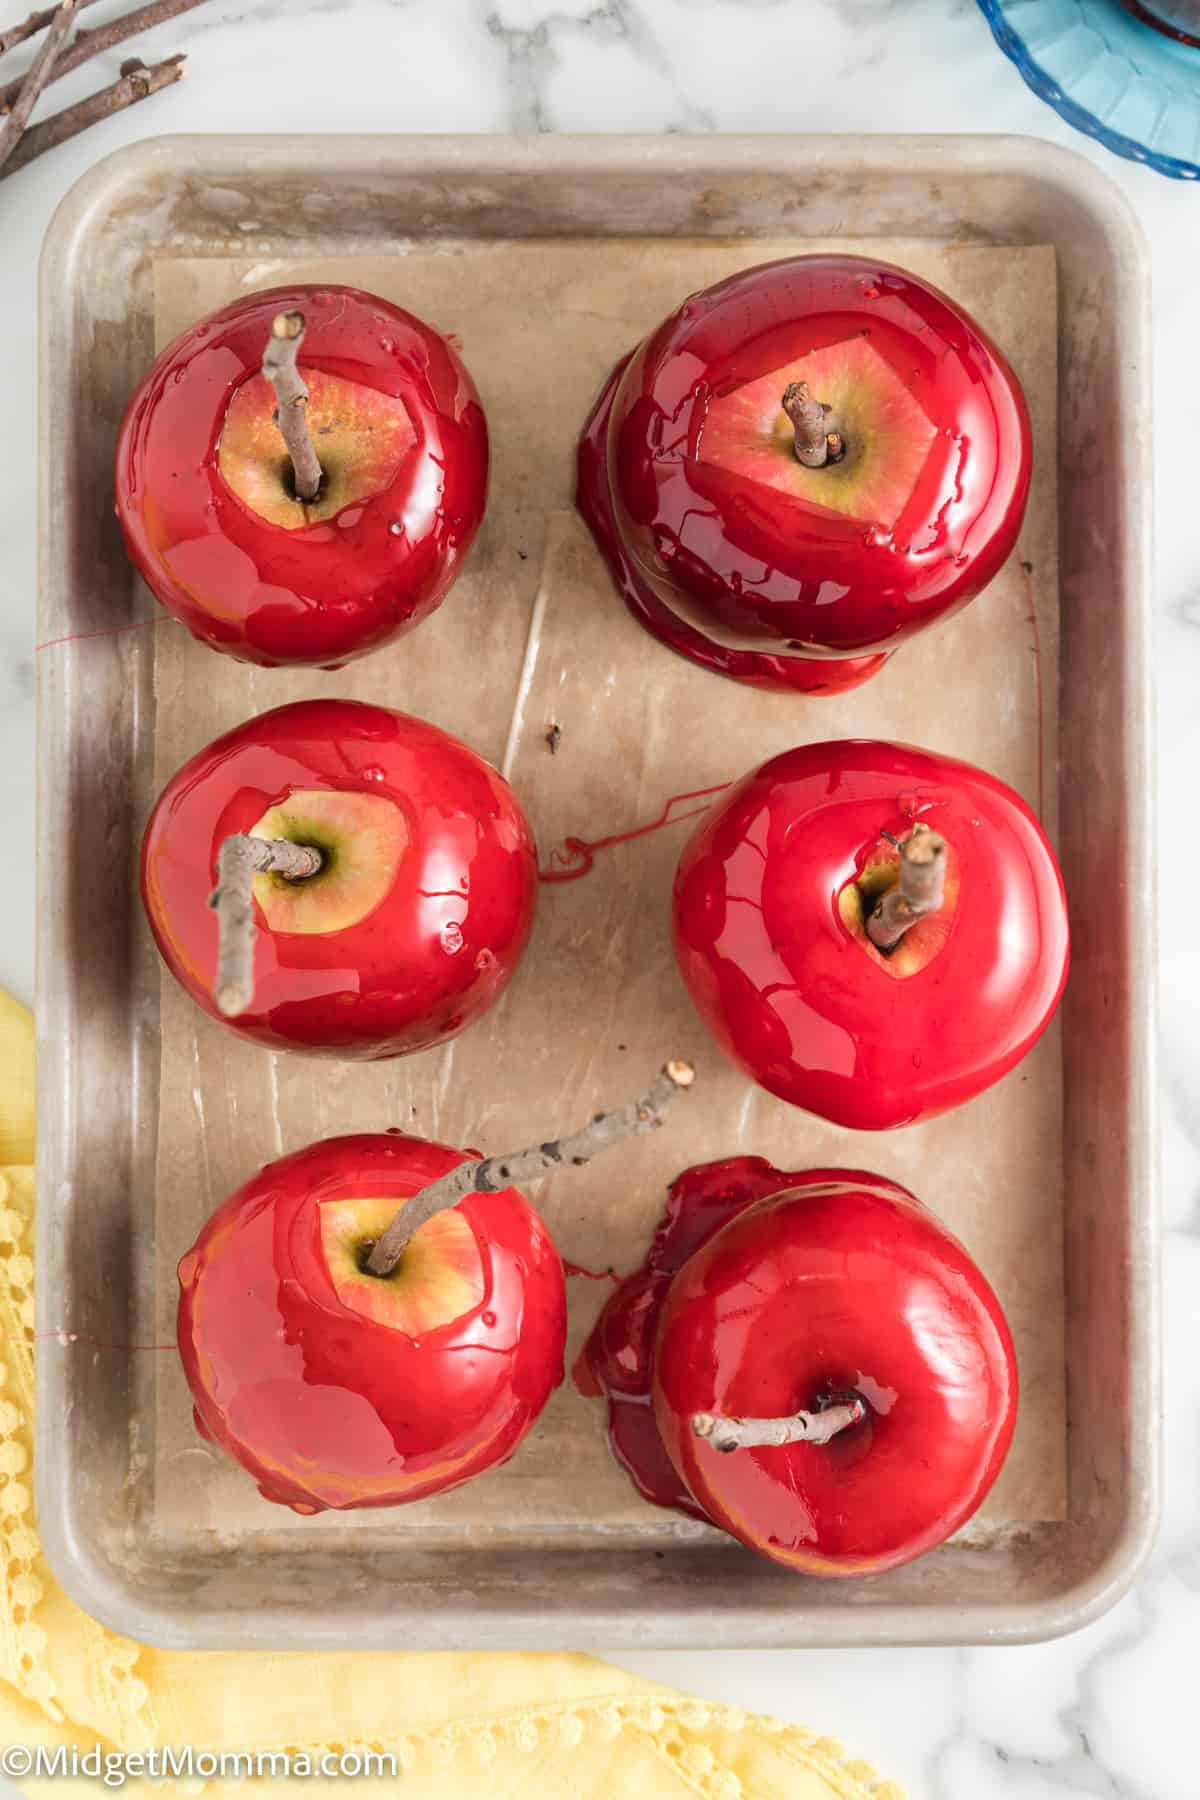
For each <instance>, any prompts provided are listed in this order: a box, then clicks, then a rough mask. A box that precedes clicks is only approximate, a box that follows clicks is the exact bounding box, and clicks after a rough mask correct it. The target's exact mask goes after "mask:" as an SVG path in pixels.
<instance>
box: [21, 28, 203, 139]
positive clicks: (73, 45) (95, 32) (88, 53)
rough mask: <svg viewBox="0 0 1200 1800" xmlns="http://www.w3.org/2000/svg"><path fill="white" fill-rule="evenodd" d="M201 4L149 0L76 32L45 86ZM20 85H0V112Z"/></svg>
mask: <svg viewBox="0 0 1200 1800" xmlns="http://www.w3.org/2000/svg"><path fill="white" fill-rule="evenodd" d="M90 4H91V0H79V8H78V9H77V10H82V8H83V7H84V6H88V5H90ZM204 4H205V0H150V3H149V5H148V6H137V7H135V8H134V10H133V11H132V12H129V13H125V14H124V16H123V17H122V18H119V19H110V20H109V21H108V22H107V24H104V25H96V26H94V27H93V28H92V29H91V30H90V31H85V30H81V31H77V32H76V33H75V36H74V37H73V38H72V40H71V42H70V43H69V44H68V45H67V47H66V49H65V50H63V51H62V52H61V53H60V54H59V55H58V56H57V57H56V58H55V62H54V67H53V68H52V69H51V70H50V73H49V75H48V76H47V78H46V83H45V85H46V86H47V87H48V86H49V85H50V83H51V82H53V81H58V80H59V79H60V78H61V77H62V76H64V75H69V74H70V73H71V72H72V70H73V69H78V68H79V67H80V66H81V64H83V63H85V62H88V61H90V59H91V58H92V57H93V56H101V55H103V53H104V52H105V51H106V50H115V49H116V47H117V45H118V44H123V43H125V41H126V40H127V39H128V38H131V37H136V36H137V34H138V32H140V31H153V30H154V27H155V26H156V25H165V24H166V23H167V21H168V20H169V19H176V18H178V17H179V15H180V14H181V13H186V12H191V11H192V10H193V8H194V7H197V6H203V5H204ZM20 88H21V83H20V81H10V82H9V83H8V84H7V86H5V87H0V113H6V112H8V111H9V110H10V108H11V107H12V106H13V105H14V104H15V101H16V97H17V94H18V93H19V92H20Z"/></svg>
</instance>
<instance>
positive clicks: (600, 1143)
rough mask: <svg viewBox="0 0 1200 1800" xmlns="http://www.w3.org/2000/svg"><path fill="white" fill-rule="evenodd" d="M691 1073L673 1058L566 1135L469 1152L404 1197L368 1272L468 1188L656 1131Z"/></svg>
mask: <svg viewBox="0 0 1200 1800" xmlns="http://www.w3.org/2000/svg"><path fill="white" fill-rule="evenodd" d="M695 1079H696V1071H695V1069H694V1068H693V1066H692V1064H691V1063H690V1062H685V1061H683V1060H682V1058H675V1059H674V1060H672V1061H671V1062H668V1063H666V1064H665V1065H664V1067H663V1068H662V1070H661V1071H660V1073H659V1075H658V1076H657V1078H656V1080H655V1082H654V1084H653V1086H652V1087H651V1088H650V1089H649V1090H648V1091H647V1092H646V1093H645V1094H643V1095H642V1096H641V1097H640V1098H639V1099H637V1100H633V1101H631V1102H630V1103H629V1105H627V1106H619V1107H617V1108H615V1109H614V1111H612V1112H606V1113H597V1114H596V1115H595V1117H594V1118H592V1119H591V1120H590V1121H589V1122H588V1124H586V1125H585V1126H583V1128H582V1129H581V1130H579V1131H577V1132H575V1133H574V1134H573V1135H572V1136H570V1137H561V1138H551V1139H550V1140H549V1142H547V1143H544V1144H534V1145H533V1146H532V1147H531V1148H530V1149H528V1150H519V1151H512V1152H510V1153H509V1154H507V1155H505V1156H487V1157H482V1158H478V1157H470V1158H468V1160H467V1161H466V1162H462V1163H459V1164H458V1165H457V1167H455V1168H453V1169H451V1170H450V1171H449V1172H448V1173H447V1174H445V1175H442V1176H439V1177H438V1179H437V1180H436V1181H431V1182H430V1183H429V1185H428V1187H423V1188H422V1189H421V1191H420V1192H419V1193H417V1194H414V1195H413V1197H412V1199H411V1200H407V1201H405V1203H404V1204H403V1206H401V1207H400V1209H399V1211H398V1212H397V1214H396V1216H395V1218H394V1219H393V1220H392V1222H391V1224H390V1225H389V1226H388V1228H387V1230H386V1231H385V1232H384V1234H383V1236H382V1237H381V1238H380V1239H379V1242H378V1243H377V1244H376V1245H375V1247H374V1249H373V1250H372V1251H371V1254H370V1256H369V1258H368V1260H367V1270H368V1272H369V1273H370V1274H372V1275H390V1274H391V1272H392V1270H393V1269H394V1268H395V1267H396V1264H397V1263H398V1262H399V1261H400V1258H401V1256H402V1255H403V1254H404V1250H405V1248H406V1246H407V1245H408V1243H409V1241H410V1239H411V1238H412V1237H413V1236H414V1234H415V1233H416V1232H418V1231H419V1230H420V1229H421V1227H422V1225H425V1224H427V1223H428V1221H429V1220H430V1219H432V1218H433V1217H434V1215H435V1214H436V1213H440V1212H444V1211H445V1210H446V1209H447V1208H448V1207H451V1206H457V1205H458V1203H459V1201H460V1200H465V1199H466V1198H467V1196H468V1194H498V1193H501V1192H503V1190H504V1189H505V1188H507V1187H511V1186H513V1185H514V1183H516V1182H526V1181H536V1180H538V1178H539V1177H540V1176H542V1175H548V1174H549V1173H550V1172H551V1171H552V1170H553V1169H557V1168H560V1167H562V1166H563V1165H564V1164H569V1165H571V1166H572V1167H574V1168H582V1166H583V1165H584V1163H588V1162H590V1161H591V1160H592V1158H593V1156H598V1155H599V1153H600V1152H601V1151H602V1150H607V1149H609V1148H610V1146H611V1145H613V1144H619V1143H621V1142H622V1141H623V1140H624V1139H625V1138H629V1137H637V1136H640V1135H641V1133H643V1132H646V1131H656V1130H657V1129H658V1127H659V1125H660V1124H661V1123H662V1115H663V1113H664V1111H665V1110H666V1108H667V1107H668V1106H669V1105H670V1103H671V1101H672V1100H674V1099H675V1097H676V1095H678V1094H681V1093H685V1092H686V1091H687V1089H688V1088H690V1087H691V1086H692V1084H693V1082H694V1081H695Z"/></svg>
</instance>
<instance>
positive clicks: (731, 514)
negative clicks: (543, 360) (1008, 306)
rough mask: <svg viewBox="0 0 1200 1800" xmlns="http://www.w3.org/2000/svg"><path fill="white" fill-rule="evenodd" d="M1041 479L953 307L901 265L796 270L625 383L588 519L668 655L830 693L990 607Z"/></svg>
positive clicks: (676, 334) (596, 429) (601, 420)
mask: <svg viewBox="0 0 1200 1800" xmlns="http://www.w3.org/2000/svg"><path fill="white" fill-rule="evenodd" d="M785 408H786V409H785ZM801 456H803V457H804V459H805V460H804V461H801V460H800V457H801ZM1030 464H1031V446H1030V430H1029V418H1028V414H1027V411H1026V407H1025V401H1024V397H1023V395H1022V393H1021V389H1020V386H1019V384H1018V382H1017V379H1016V377H1015V375H1014V374H1013V372H1012V370H1011V369H1010V368H1009V366H1008V364H1007V363H1006V362H1005V360H1004V358H1003V356H1002V355H1001V354H1000V352H999V351H998V350H997V349H996V347H995V346H994V345H993V344H991V343H990V342H989V340H988V339H987V337H986V336H985V335H984V333H983V332H982V331H981V330H980V329H979V327H978V326H977V325H976V324H974V322H973V321H972V320H971V319H970V318H968V317H967V315H966V314H965V313H964V312H963V311H962V309H961V308H960V307H958V306H957V305H955V303H954V302H953V301H952V300H950V299H948V298H947V296H946V295H945V294H942V293H940V292H939V291H938V290H937V289H936V288H933V287H931V286H930V285H929V284H928V283H927V282H924V281H921V280H918V278H917V277H916V276H914V275H910V274H908V273H906V272H905V271H904V270H903V269H897V268H893V267H892V266H891V265H890V264H888V263H881V262H877V261H875V260H873V259H864V258H862V257H857V256H842V255H815V256H799V257H791V258H788V259H787V260H785V261H782V262H776V263H768V264H766V265H764V266H761V267H758V268H752V269H747V270H744V271H743V272H742V273H741V274H739V275H734V276H731V277H729V278H728V279H727V280H725V281H721V282H718V283H717V285H716V286H715V287H712V288H709V289H707V290H706V291H704V292H703V293H698V294H693V295H692V296H691V297H690V298H689V299H688V300H686V301H685V302H684V303H683V305H682V306H681V307H680V308H679V310H678V311H677V312H676V313H674V314H672V316H671V317H670V318H668V319H667V320H665V321H664V323H663V324H662V325H660V326H659V328H658V330H657V331H654V332H652V333H651V334H650V336H649V337H648V338H647V339H646V340H645V342H644V343H643V344H641V345H640V346H639V347H638V348H637V349H636V350H635V351H634V352H633V354H632V355H631V356H630V357H629V358H628V360H627V361H626V362H625V363H623V364H622V365H621V366H620V367H618V369H617V370H616V371H615V372H614V374H613V376H612V378H611V380H610V382H609V384H608V386H607V388H606V389H605V391H604V392H603V394H602V395H601V397H600V400H599V402H598V404H597V407H596V409H595V411H594V413H593V415H592V417H591V419H590V420H589V422H588V425H587V427H586V429H585V432H584V436H583V440H582V443H581V445H580V453H579V488H578V505H579V508H580V511H581V512H582V514H583V516H584V518H585V519H586V520H587V522H588V524H589V525H590V526H591V528H592V531H593V533H594V535H595V537H596V539H597V542H598V544H599V546H600V549H601V551H602V552H603V554H604V555H605V557H606V559H607V561H608V563H609V565H610V567H611V569H612V572H613V574H614V576H615V578H616V581H617V585H618V587H619V588H620V590H621V593H622V594H623V596H624V598H625V601H626V603H627V604H628V605H629V607H630V608H631V610H632V611H633V612H634V614H635V615H636V616H637V617H638V618H639V619H640V620H641V622H642V623H643V624H644V625H645V626H646V627H647V629H648V630H650V631H652V632H653V633H654V635H655V636H656V637H658V638H660V639H662V641H663V642H664V643H667V644H669V645H670V646H671V647H672V648H673V649H676V650H678V651H680V652H682V654H684V655H685V656H688V657H690V658H691V659H692V660H693V661H694V662H698V663H700V664H701V665H702V666H704V667H706V668H710V669H714V670H717V671H719V672H720V673H722V674H726V675H732V676H735V677H736V678H737V679H738V680H741V681H746V682H750V683H752V684H754V685H757V686H760V687H768V688H784V689H794V690H798V691H801V692H807V693H820V692H836V691H838V690H839V689H842V688H846V687H853V686H856V685H857V684H858V683H859V682H860V681H864V680H866V679H867V677H868V676H870V675H871V674H873V673H874V672H875V671H876V670H877V669H878V668H879V667H880V666H881V664H882V662H883V660H884V658H885V656H886V655H887V654H888V653H889V652H891V651H892V650H894V649H895V648H896V646H897V645H898V644H900V643H902V642H903V641H904V640H905V639H906V638H909V637H911V636H912V635H913V634H914V633H915V632H917V631H919V630H921V629H922V628H923V627H924V626H926V625H929V624H931V623H932V622H933V621H934V620H936V619H939V618H942V617H944V616H945V615H946V614H947V613H950V612H953V611H954V610H955V609H956V608H958V607H960V606H962V605H964V604H965V603H966V602H967V601H968V600H971V599H973V598H974V596H975V595H976V594H978V593H979V592H980V591H981V589H982V588H984V587H985V586H986V585H987V583H988V582H989V581H990V580H991V579H992V577H993V576H994V575H995V574H996V572H997V570H998V569H999V568H1000V567H1001V565H1002V564H1003V562H1004V561H1005V559H1006V558H1007V557H1008V555H1009V553H1010V551H1011V550H1012V549H1013V546H1014V545H1015V543H1016V540H1017V533H1018V531H1019V529H1020V525H1021V519H1022V516H1023V514H1024V510H1025V500H1026V495H1027V492H1028V488H1029V476H1030Z"/></svg>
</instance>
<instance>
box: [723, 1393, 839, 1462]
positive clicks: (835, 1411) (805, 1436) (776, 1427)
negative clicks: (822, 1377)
mask: <svg viewBox="0 0 1200 1800" xmlns="http://www.w3.org/2000/svg"><path fill="white" fill-rule="evenodd" d="M866 1416H867V1405H866V1401H865V1400H863V1399H862V1397H861V1396H860V1395H859V1394H845V1395H841V1394H839V1395H837V1396H836V1397H835V1398H833V1399H831V1400H830V1401H829V1402H828V1403H827V1404H825V1405H822V1406H820V1407H818V1409H817V1410H816V1411H815V1412H797V1413H792V1414H790V1415H789V1416H788V1417H787V1418H782V1419H742V1418H733V1417H728V1416H726V1415H725V1414H723V1413H707V1412H698V1413H693V1414H692V1431H693V1433H694V1435H695V1436H696V1437H698V1438H700V1439H701V1440H702V1441H703V1442H705V1443H707V1444H710V1445H711V1446H712V1448H713V1449H714V1450H717V1451H719V1452H720V1454H721V1455H722V1456H729V1455H731V1454H732V1452H733V1451H735V1450H761V1449H778V1448H780V1447H781V1446H782V1445H784V1444H828V1443H830V1442H831V1441H832V1440H833V1439H834V1438H835V1437H837V1435H838V1433H839V1432H841V1431H847V1430H848V1429H849V1428H850V1426H852V1425H858V1424H860V1423H861V1422H862V1420H863V1419H865V1418H866Z"/></svg>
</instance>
